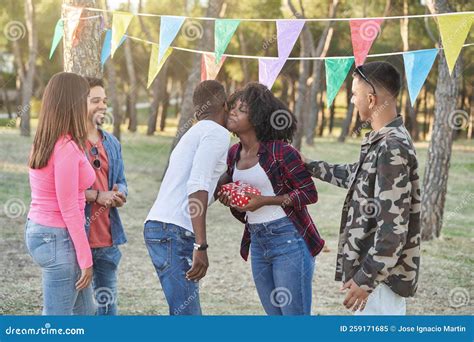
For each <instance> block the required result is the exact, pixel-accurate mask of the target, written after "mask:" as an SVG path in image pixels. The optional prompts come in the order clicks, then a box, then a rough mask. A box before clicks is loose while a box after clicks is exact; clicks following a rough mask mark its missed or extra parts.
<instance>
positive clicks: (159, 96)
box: [146, 63, 169, 135]
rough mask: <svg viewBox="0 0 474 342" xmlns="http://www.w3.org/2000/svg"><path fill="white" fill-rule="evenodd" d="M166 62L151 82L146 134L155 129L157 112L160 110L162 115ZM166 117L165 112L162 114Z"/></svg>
mask: <svg viewBox="0 0 474 342" xmlns="http://www.w3.org/2000/svg"><path fill="white" fill-rule="evenodd" d="M168 65H169V64H168V63H165V64H164V65H163V68H162V69H161V70H160V73H159V74H158V76H157V77H156V78H155V80H154V81H153V83H152V85H151V86H152V89H153V94H152V101H151V104H150V112H149V116H148V128H147V132H146V134H147V135H153V133H155V131H156V121H157V119H158V114H159V113H158V112H159V111H161V113H160V117H163V114H164V113H163V110H164V101H165V98H166V97H167V94H166V92H167V89H166V88H167V87H166V82H167V74H168ZM164 117H166V114H165V115H164ZM160 130H161V124H160Z"/></svg>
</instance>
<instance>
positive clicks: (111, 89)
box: [105, 63, 122, 140]
mask: <svg viewBox="0 0 474 342" xmlns="http://www.w3.org/2000/svg"><path fill="white" fill-rule="evenodd" d="M105 70H106V73H107V80H108V82H107V84H108V87H107V96H108V98H109V99H110V102H111V103H112V112H113V122H114V136H115V137H116V138H117V139H118V140H120V133H121V132H120V125H121V123H122V108H121V105H120V100H119V97H118V94H117V86H116V85H117V75H116V72H115V66H114V64H112V63H106V64H105Z"/></svg>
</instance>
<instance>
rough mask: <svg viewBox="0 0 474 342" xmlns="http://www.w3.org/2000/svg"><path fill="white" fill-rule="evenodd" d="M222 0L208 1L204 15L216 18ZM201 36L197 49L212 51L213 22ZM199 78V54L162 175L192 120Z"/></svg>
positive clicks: (186, 88)
mask: <svg viewBox="0 0 474 342" xmlns="http://www.w3.org/2000/svg"><path fill="white" fill-rule="evenodd" d="M223 4H224V0H213V1H209V3H208V7H207V10H206V17H213V18H218V17H219V14H220V12H221V9H222V5H223ZM203 25H204V30H203V37H202V39H201V40H200V41H199V44H198V50H207V51H212V49H213V47H214V23H212V22H210V21H207V22H204V24H203ZM200 80H201V58H200V56H199V57H198V56H195V58H194V60H193V64H192V68H191V72H190V73H189V76H188V79H187V81H186V87H185V90H184V93H183V102H182V105H181V108H180V112H181V115H180V117H179V123H178V131H177V132H176V135H175V137H174V139H173V143H172V144H171V149H170V153H169V155H168V161H167V163H166V167H165V170H164V172H163V177H164V175H165V173H166V170H167V169H168V163H169V156H170V155H171V152H172V151H173V149H174V148H175V146H176V145H177V144H178V142H179V140H180V139H181V137H182V136H183V135H184V134H185V133H186V132H187V131H188V129H189V128H191V126H192V122H193V92H194V88H196V86H197V85H198V84H199V81H200Z"/></svg>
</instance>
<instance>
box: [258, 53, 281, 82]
mask: <svg viewBox="0 0 474 342" xmlns="http://www.w3.org/2000/svg"><path fill="white" fill-rule="evenodd" d="M285 61H286V59H280V58H278V59H267V58H259V59H258V82H260V83H261V84H264V85H266V86H267V88H268V89H272V86H273V83H275V80H276V79H277V77H278V74H279V73H280V71H281V69H283V66H284V65H285Z"/></svg>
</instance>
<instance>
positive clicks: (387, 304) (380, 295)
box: [354, 283, 407, 316]
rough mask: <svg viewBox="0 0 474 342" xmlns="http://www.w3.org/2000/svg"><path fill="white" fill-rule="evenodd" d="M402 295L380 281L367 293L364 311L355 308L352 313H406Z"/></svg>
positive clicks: (399, 314) (398, 314)
mask: <svg viewBox="0 0 474 342" xmlns="http://www.w3.org/2000/svg"><path fill="white" fill-rule="evenodd" d="M406 311H407V306H406V300H405V298H404V297H402V296H400V295H398V294H396V293H395V292H393V291H392V290H391V289H390V287H388V286H387V285H385V284H384V283H380V284H379V285H378V286H377V287H376V288H375V290H374V291H372V293H371V294H370V295H369V297H368V300H367V304H366V305H365V309H364V311H359V310H357V311H356V312H354V315H396V316H402V315H406Z"/></svg>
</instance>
